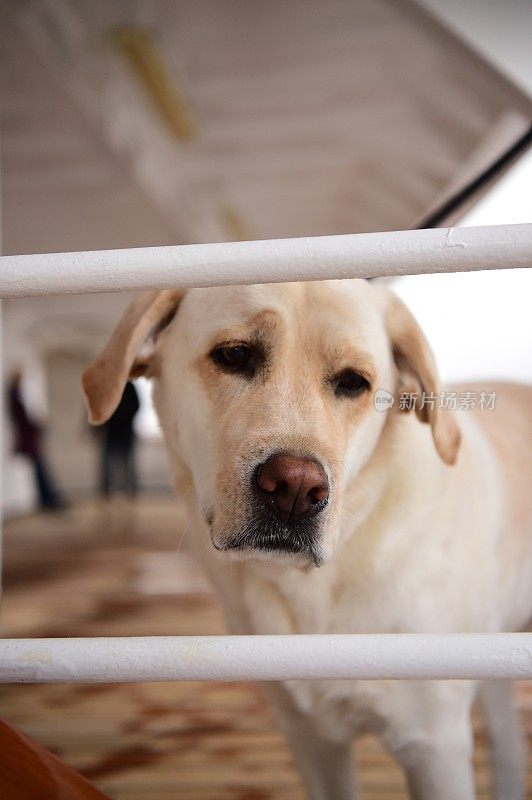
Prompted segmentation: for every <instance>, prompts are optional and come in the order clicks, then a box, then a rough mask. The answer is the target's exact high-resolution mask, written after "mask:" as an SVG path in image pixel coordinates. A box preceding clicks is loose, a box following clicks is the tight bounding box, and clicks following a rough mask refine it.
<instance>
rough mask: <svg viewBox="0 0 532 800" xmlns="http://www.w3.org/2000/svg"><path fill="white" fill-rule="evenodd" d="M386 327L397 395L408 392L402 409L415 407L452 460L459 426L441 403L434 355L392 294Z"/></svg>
mask: <svg viewBox="0 0 532 800" xmlns="http://www.w3.org/2000/svg"><path fill="white" fill-rule="evenodd" d="M386 321H387V327H388V331H389V334H390V339H391V343H392V348H393V357H394V361H395V364H396V366H397V370H398V373H399V384H398V392H397V394H398V396H400V397H401V396H402V397H403V398H405V396H407V395H410V398H411V402H408V400H409V398H408V397H407V398H406V400H407V402H406V403H404V405H405V408H404V410H405V411H407V410H409V409H410V408H413V409H414V410H415V413H416V414H417V416H418V418H419V419H420V420H421V421H422V422H426V423H428V424H429V425H430V427H431V429H432V438H433V439H434V444H435V446H436V450H437V451H438V454H439V456H440V458H441V459H442V461H444V462H445V463H446V464H454V463H455V461H456V458H457V455H458V448H459V445H460V438H461V436H460V429H459V427H458V425H457V422H456V420H455V419H454V417H453V415H452V414H451V413H449V411H447V410H444V409H442V408H441V407H440V382H439V377H438V372H437V369H436V364H435V361H434V357H433V355H432V352H431V349H430V347H429V344H428V342H427V340H426V338H425V336H424V334H423V331H422V330H421V328H420V327H419V325H418V323H417V321H416V319H415V318H414V316H413V315H412V313H411V312H410V311H409V310H408V308H407V307H406V306H405V304H404V303H403V302H402V301H401V300H399V298H398V297H396V296H395V295H393V296H392V298H391V302H390V304H389V306H388V310H387V320H386Z"/></svg>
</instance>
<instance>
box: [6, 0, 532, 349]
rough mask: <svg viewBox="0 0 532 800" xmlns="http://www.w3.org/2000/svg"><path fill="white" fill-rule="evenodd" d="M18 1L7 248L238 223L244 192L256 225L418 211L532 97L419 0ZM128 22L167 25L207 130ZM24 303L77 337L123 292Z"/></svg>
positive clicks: (253, 228) (320, 224)
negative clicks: (157, 91)
mask: <svg viewBox="0 0 532 800" xmlns="http://www.w3.org/2000/svg"><path fill="white" fill-rule="evenodd" d="M0 19H1V25H0V121H1V142H0V150H1V169H2V175H1V178H2V180H1V183H2V223H3V225H2V228H3V230H2V241H3V252H4V253H20V252H26V253H27V252H54V251H60V250H78V249H80V250H81V249H100V248H108V247H126V246H142V245H155V244H172V243H176V242H194V241H220V240H228V239H232V238H234V230H232V229H231V226H230V225H228V224H227V221H226V215H225V216H224V211H226V210H227V209H230V211H231V213H232V214H233V215H234V216H235V217H236V218H237V220H238V221H239V224H240V228H241V229H242V232H243V235H244V236H245V237H249V238H254V239H260V238H270V237H284V236H302V235H319V234H334V233H349V232H357V231H371V230H386V229H398V228H406V227H410V226H412V225H414V224H415V223H416V221H417V220H418V219H419V218H420V217H421V216H422V215H423V213H424V212H426V210H427V209H428V208H429V207H430V206H431V205H433V204H434V202H435V200H436V198H437V197H438V196H440V195H441V193H442V192H444V191H445V188H446V187H447V186H449V184H451V183H452V182H453V181H456V176H457V175H458V174H462V173H463V172H464V169H465V168H466V166H467V164H468V163H470V161H471V158H473V157H474V155H475V153H476V152H477V151H478V148H479V147H481V146H482V143H483V142H484V141H485V140H486V137H489V135H490V131H492V130H493V127H494V125H495V124H496V123H497V121H499V120H500V119H501V117H503V116H504V115H505V114H507V112H512V113H513V114H517V115H521V116H526V115H527V114H528V113H529V112H530V103H529V101H528V100H527V99H526V98H524V97H523V96H522V95H521V94H520V93H519V92H518V91H517V90H516V89H514V88H513V87H512V86H511V84H509V83H508V82H506V81H505V80H504V79H503V78H501V77H500V76H498V75H497V74H496V73H495V71H493V70H492V69H491V68H490V67H489V66H487V65H486V64H485V63H483V62H482V61H480V60H479V59H478V58H477V57H476V56H474V55H472V54H471V53H470V52H469V51H468V50H467V48H465V47H464V46H463V45H461V44H460V43H459V42H458V40H456V39H455V38H453V37H452V36H451V35H449V34H448V33H446V32H445V31H444V30H443V28H442V27H441V26H440V25H439V24H438V23H436V22H434V21H433V20H431V18H430V17H429V16H428V15H427V14H426V13H425V12H423V11H422V10H420V9H419V8H418V7H417V6H416V5H415V4H413V3H412V2H409V0H327V2H325V0H269V1H268V2H249V0H175V2H169V1H168V0H139V1H138V2H127V3H126V2H123V0H0ZM126 23H127V24H137V25H143V26H148V27H149V29H150V30H152V31H153V33H154V37H155V40H156V42H157V46H158V48H159V50H160V53H161V55H162V57H163V59H164V61H165V63H166V65H167V68H168V70H169V73H170V75H171V79H172V81H173V82H174V83H175V85H176V86H177V87H178V88H179V89H180V91H181V92H182V93H183V95H184V96H185V98H186V100H187V103H188V105H189V107H190V109H191V112H192V114H193V115H194V117H195V119H196V120H197V125H198V136H197V138H196V139H194V140H193V141H191V142H182V141H179V140H177V139H176V138H175V137H173V136H172V134H171V133H170V132H169V131H168V130H167V128H166V126H165V123H164V121H163V120H162V119H161V117H160V115H159V113H158V111H157V109H156V108H155V106H154V105H153V101H152V99H151V98H150V97H149V96H148V95H147V94H146V93H145V90H144V89H143V87H142V86H141V85H140V84H139V82H138V80H137V79H136V78H135V76H134V74H133V73H132V72H131V69H130V67H129V66H128V64H127V63H126V62H125V61H124V59H123V57H122V55H121V54H120V53H119V52H118V51H117V50H116V49H115V48H114V47H113V45H112V44H111V42H110V38H109V31H110V29H111V28H112V26H114V25H116V24H126ZM19 302H20V303H22V304H23V305H19V306H17V305H16V304H15V305H14V309H22V308H24V310H25V316H24V319H26V320H27V323H26V324H25V325H26V326H25V328H24V330H25V331H26V332H27V336H29V337H30V338H31V339H32V340H33V341H35V340H36V339H40V340H41V341H42V342H47V343H48V344H47V345H46V346H47V347H51V346H52V345H51V342H56V343H57V341H60V342H63V343H64V346H65V347H67V346H68V345H69V336H68V335H67V334H66V331H68V330H69V329H70V330H72V331H77V330H79V328H80V327H82V328H83V333H84V335H85V334H86V336H87V337H88V338H90V337H91V335H92V336H93V338H94V341H96V340H98V341H100V340H101V337H102V335H104V333H105V331H106V330H107V329H108V327H109V326H110V324H111V323H112V322H113V321H114V318H115V317H116V314H117V312H118V308H120V307H121V306H123V304H124V299H123V298H122V297H116V298H112V297H108V298H106V299H103V298H98V297H87V298H83V299H82V298H78V299H75V298H71V299H69V300H68V301H66V300H63V299H62V298H47V299H35V300H28V301H19ZM12 313H13V312H12V311H10V304H6V315H7V317H8V318H9V315H10V314H12ZM20 319H22V316H21V317H20ZM20 324H21V325H22V323H20ZM21 330H22V328H20V326H19V328H17V331H18V333H17V336H18V337H19V338H22V333H21ZM45 330H48V331H49V335H48V337H47V336H44V334H43V331H45ZM19 334H20V336H19ZM17 336H15V337H14V338H17ZM72 341H76V342H77V341H78V340H77V339H75V337H74V338H73V339H72ZM76 346H77V345H76Z"/></svg>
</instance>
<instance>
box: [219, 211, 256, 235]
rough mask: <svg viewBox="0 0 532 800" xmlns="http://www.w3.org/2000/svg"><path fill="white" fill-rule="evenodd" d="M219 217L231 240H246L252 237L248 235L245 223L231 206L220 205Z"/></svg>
mask: <svg viewBox="0 0 532 800" xmlns="http://www.w3.org/2000/svg"><path fill="white" fill-rule="evenodd" d="M220 219H221V221H222V224H223V225H224V227H225V229H226V230H227V231H228V233H229V235H230V237H231V241H232V242H247V241H250V239H252V238H253V237H252V236H251V235H250V232H249V230H248V228H247V225H246V223H245V222H244V220H243V219H242V217H241V216H240V214H238V212H236V211H235V209H234V208H232V206H227V205H224V206H222V208H221V209H220Z"/></svg>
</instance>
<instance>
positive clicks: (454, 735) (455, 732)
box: [383, 681, 476, 800]
mask: <svg viewBox="0 0 532 800" xmlns="http://www.w3.org/2000/svg"><path fill="white" fill-rule="evenodd" d="M472 697H473V691H472V685H471V684H469V683H466V682H465V681H460V682H456V683H454V684H450V683H449V682H443V681H441V682H438V683H436V682H426V683H423V684H418V685H417V686H416V685H415V684H411V685H409V686H408V687H405V686H404V685H403V691H402V698H401V700H402V708H401V709H400V710H401V715H400V717H393V718H392V721H391V723H390V720H389V721H388V723H389V724H388V727H387V730H386V732H385V733H384V734H383V741H384V743H385V745H386V746H387V747H388V748H389V749H390V751H391V752H392V753H393V755H394V756H395V757H396V758H397V760H398V761H399V762H400V763H401V765H402V766H403V768H404V770H405V772H406V777H407V781H408V786H409V789H410V797H411V798H412V800H474V798H475V796H476V795H475V777H474V770H473V733H472V727H471V702H472ZM395 711H397V707H396V708H395Z"/></svg>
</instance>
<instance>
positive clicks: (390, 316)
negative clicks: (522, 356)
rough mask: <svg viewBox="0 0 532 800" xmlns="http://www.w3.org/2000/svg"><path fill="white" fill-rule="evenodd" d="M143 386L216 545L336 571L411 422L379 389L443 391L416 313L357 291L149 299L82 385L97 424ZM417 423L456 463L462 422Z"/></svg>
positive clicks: (133, 309)
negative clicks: (389, 450)
mask: <svg viewBox="0 0 532 800" xmlns="http://www.w3.org/2000/svg"><path fill="white" fill-rule="evenodd" d="M141 374H145V375H147V376H151V377H153V379H154V381H155V391H154V397H155V403H156V407H157V410H158V413H159V417H160V420H161V424H162V427H163V430H164V434H165V438H166V441H167V445H168V448H169V451H170V455H171V458H172V461H173V463H174V466H175V468H176V470H177V471H179V470H184V471H185V474H187V475H191V476H192V481H193V484H194V487H195V491H196V496H197V500H198V504H199V507H200V509H201V512H202V514H203V517H204V519H205V522H206V524H207V525H208V526H209V528H210V536H211V542H212V545H213V546H214V547H215V548H216V549H217V550H219V551H222V552H223V553H225V554H226V557H231V556H233V557H235V556H236V557H238V558H246V557H253V558H263V559H264V558H266V559H269V560H271V559H277V560H278V559H281V560H283V561H289V562H291V563H294V564H297V565H300V566H303V567H306V566H309V565H316V566H318V565H320V564H321V563H322V562H323V561H324V560H326V559H328V558H329V557H330V555H331V553H332V552H333V550H334V547H335V544H336V542H337V539H338V529H339V524H338V523H339V518H340V513H341V506H342V497H343V493H344V490H345V487H346V485H347V484H351V483H352V482H353V481H354V480H355V479H356V477H357V476H358V475H359V474H360V473H361V471H362V470H363V469H364V467H365V466H366V465H367V464H368V462H369V461H370V459H371V458H372V455H373V454H374V452H375V450H376V448H377V446H378V443H379V440H380V439H381V437H382V435H383V430H384V428H385V427H386V426H387V425H389V424H390V420H392V421H393V418H394V416H395V417H396V416H397V415H398V406H397V401H396V403H395V406H393V407H392V408H391V409H388V410H385V411H383V410H382V409H381V408H379V406H378V403H376V399H375V398H376V392H377V390H380V394H381V396H382V395H383V392H384V396H385V397H386V396H387V395H386V394H385V393H386V392H388V393H390V394H391V395H393V396H394V397H395V398H397V397H398V394H399V392H403V393H405V392H409V393H412V392H416V393H420V392H422V391H423V392H426V393H430V395H437V393H438V391H439V384H438V378H437V374H436V370H435V366H434V362H433V359H432V355H431V352H430V349H429V347H428V345H427V342H426V340H425V338H424V336H423V334H422V332H421V330H420V328H419V327H418V325H417V323H416V321H415V320H414V318H413V317H412V315H411V314H410V312H409V311H408V310H407V309H406V307H405V306H404V305H403V304H402V303H401V302H400V301H399V300H398V299H397V298H396V297H395V296H394V295H392V294H391V293H390V292H388V291H387V290H385V289H383V288H382V287H378V286H373V285H370V284H368V283H366V282H364V281H358V280H357V281H327V282H320V283H301V284H275V285H261V286H239V287H224V288H212V289H194V290H190V291H188V292H183V291H178V290H175V291H174V290H165V291H162V292H147V293H145V294H143V295H141V296H140V298H139V299H138V300H136V301H135V302H134V303H133V304H132V305H131V306H130V307H129V308H128V309H127V311H126V312H125V314H124V316H123V318H122V320H121V321H120V323H119V325H118V327H117V328H116V329H115V331H114V333H113V335H112V337H111V339H110V341H109V343H108V345H107V347H106V348H105V350H104V351H103V353H102V354H101V355H100V356H99V358H98V359H97V360H96V361H95V362H94V363H93V364H92V365H91V366H90V367H89V369H88V370H87V371H86V372H85V374H84V377H83V385H84V389H85V393H86V397H87V402H88V407H89V413H90V418H91V421H92V422H94V423H96V424H98V423H101V422H104V421H105V420H106V419H107V418H108V417H109V416H110V415H111V413H112V412H113V410H114V409H115V408H116V406H117V404H118V402H119V400H120V397H121V394H122V391H123V388H124V385H125V382H126V381H127V380H128V378H129V377H131V376H133V377H134V376H138V375H141ZM417 414H418V417H419V419H420V420H421V421H422V422H425V423H428V425H429V426H430V428H431V430H432V436H433V439H434V445H435V448H436V450H437V452H438V454H439V455H440V457H441V458H442V459H443V461H444V462H446V463H448V464H451V463H453V462H454V460H455V457H456V452H457V448H458V443H459V433H458V430H457V428H456V424H455V423H454V421H453V420H452V419H451V417H450V416H449V415H447V416H445V415H444V414H443V413H442V411H441V410H440V409H439V408H438V404H437V403H432V404H428V405H427V406H426V407H424V408H421V409H420V408H418V410H417Z"/></svg>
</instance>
